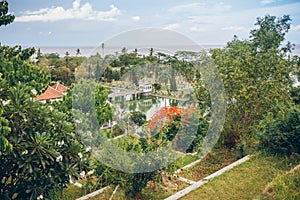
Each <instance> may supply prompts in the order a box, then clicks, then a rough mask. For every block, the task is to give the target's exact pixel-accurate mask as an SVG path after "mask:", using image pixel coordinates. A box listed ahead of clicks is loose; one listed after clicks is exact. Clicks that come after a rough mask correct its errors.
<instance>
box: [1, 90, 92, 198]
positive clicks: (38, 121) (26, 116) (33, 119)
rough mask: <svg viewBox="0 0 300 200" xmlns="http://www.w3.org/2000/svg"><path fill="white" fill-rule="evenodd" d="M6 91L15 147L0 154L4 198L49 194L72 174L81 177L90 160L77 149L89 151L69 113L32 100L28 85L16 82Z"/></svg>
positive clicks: (5, 112)
mask: <svg viewBox="0 0 300 200" xmlns="http://www.w3.org/2000/svg"><path fill="white" fill-rule="evenodd" d="M6 93H7V97H6V98H5V101H8V102H9V103H8V104H6V105H5V106H3V110H4V112H3V114H2V116H3V118H5V119H6V120H8V121H9V127H10V129H11V132H10V134H9V137H7V140H8V141H9V143H10V144H11V145H12V151H4V152H2V153H1V155H0V161H1V162H0V169H1V170H0V171H1V172H0V180H1V181H0V188H1V189H0V191H1V192H0V197H1V199H14V198H18V199H36V198H37V197H38V196H40V195H43V196H45V197H47V196H49V195H50V192H51V190H52V189H54V188H56V189H62V188H64V187H66V186H67V185H68V184H69V181H70V178H71V179H72V180H74V179H75V180H77V179H78V178H80V176H79V173H80V172H81V171H83V170H84V171H85V170H86V167H87V164H86V161H84V160H83V159H81V158H80V156H79V155H78V153H81V154H82V155H85V154H86V153H85V150H84V147H83V145H82V144H80V142H79V139H78V136H76V134H74V126H73V124H72V123H69V122H67V121H66V117H67V116H66V115H65V114H63V113H61V112H58V111H57V110H55V109H53V110H52V109H51V108H50V107H49V106H48V105H47V104H43V103H40V102H37V101H33V100H32V94H31V93H30V88H29V87H26V86H23V85H17V86H15V87H10V88H7V90H6Z"/></svg>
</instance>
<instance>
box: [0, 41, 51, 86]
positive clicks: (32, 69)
mask: <svg viewBox="0 0 300 200" xmlns="http://www.w3.org/2000/svg"><path fill="white" fill-rule="evenodd" d="M34 51H35V50H34V49H33V48H28V49H22V48H21V47H20V46H15V47H7V46H0V58H1V59H0V73H2V75H3V78H4V79H5V80H6V82H7V84H8V85H9V86H11V87H14V86H16V85H18V84H22V85H27V86H30V87H31V89H35V90H36V91H38V92H40V91H41V90H42V89H44V88H46V87H47V86H48V84H49V82H50V77H49V76H47V75H46V72H45V70H44V69H42V68H41V67H38V66H34V65H32V64H31V62H30V61H29V58H30V57H31V56H32V54H33V53H34Z"/></svg>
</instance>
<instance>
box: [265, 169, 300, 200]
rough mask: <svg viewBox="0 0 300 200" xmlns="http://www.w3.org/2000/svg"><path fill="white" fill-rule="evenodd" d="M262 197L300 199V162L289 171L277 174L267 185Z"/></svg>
mask: <svg viewBox="0 0 300 200" xmlns="http://www.w3.org/2000/svg"><path fill="white" fill-rule="evenodd" d="M260 198H261V199H278V200H279V199H300V164H299V165H298V166H297V167H296V168H294V169H293V170H291V171H290V172H288V173H287V174H282V175H279V176H277V177H276V178H275V179H274V180H273V181H272V182H271V183H270V184H268V185H267V187H266V188H265V190H264V192H263V193H262V195H261V197H260Z"/></svg>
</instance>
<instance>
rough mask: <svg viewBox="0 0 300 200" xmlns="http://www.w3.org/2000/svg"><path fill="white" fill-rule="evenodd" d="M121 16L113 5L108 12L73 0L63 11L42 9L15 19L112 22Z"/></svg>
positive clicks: (25, 13) (58, 7)
mask: <svg viewBox="0 0 300 200" xmlns="http://www.w3.org/2000/svg"><path fill="white" fill-rule="evenodd" d="M120 14H121V11H120V10H119V9H118V8H117V7H116V6H114V5H110V10H108V11H98V10H94V9H93V7H92V6H91V4H90V3H85V4H83V5H81V4H80V0H74V2H73V7H72V8H69V9H65V8H63V7H60V6H57V7H51V8H42V9H40V10H37V11H26V12H24V13H23V15H22V16H19V17H16V19H15V21H16V22H31V21H59V20H66V19H83V20H99V21H114V20H116V17H117V16H118V15H120Z"/></svg>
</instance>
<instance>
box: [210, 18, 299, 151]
mask: <svg viewBox="0 0 300 200" xmlns="http://www.w3.org/2000/svg"><path fill="white" fill-rule="evenodd" d="M256 25H257V29H254V30H252V31H251V36H250V40H244V41H241V40H239V39H238V38H237V37H236V36H235V38H234V39H233V40H232V41H231V42H229V43H228V44H227V45H226V47H225V48H224V49H215V50H212V57H213V58H214V61H215V64H216V66H217V67H218V69H219V71H220V74H221V77H222V79H223V82H224V86H225V89H226V100H227V120H226V124H225V134H224V136H226V137H225V138H224V139H223V140H224V142H225V144H227V145H233V146H234V145H235V144H236V143H239V142H242V141H244V142H245V140H247V139H249V138H251V137H252V136H253V134H252V133H253V132H252V127H253V126H254V125H256V124H257V123H258V122H259V120H261V119H262V117H263V116H265V115H266V114H267V113H268V112H275V111H276V108H277V104H279V103H283V104H285V106H289V105H291V103H292V102H291V98H290V95H289V93H288V91H289V88H290V87H291V84H292V81H291V79H290V76H289V74H290V73H291V72H293V71H294V65H293V61H292V59H291V58H290V57H288V56H286V55H287V54H286V53H287V52H289V51H290V50H291V45H290V44H289V43H288V44H287V45H283V44H282V42H283V40H284V36H285V34H286V33H287V32H288V30H289V28H290V18H289V16H284V17H283V18H276V17H274V16H269V15H267V16H265V17H264V18H258V22H257V23H256ZM280 46H283V47H281V48H280Z"/></svg>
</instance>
